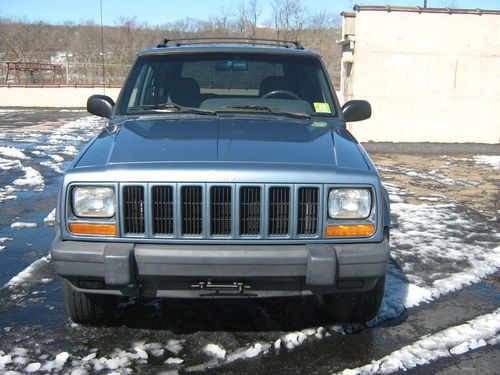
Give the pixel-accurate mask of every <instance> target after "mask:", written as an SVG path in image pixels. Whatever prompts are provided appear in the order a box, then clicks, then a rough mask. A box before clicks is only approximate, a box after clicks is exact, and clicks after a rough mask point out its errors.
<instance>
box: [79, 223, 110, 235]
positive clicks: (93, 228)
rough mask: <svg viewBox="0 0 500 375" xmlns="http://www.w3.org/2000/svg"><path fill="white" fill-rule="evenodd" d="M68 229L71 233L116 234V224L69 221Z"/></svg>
mask: <svg viewBox="0 0 500 375" xmlns="http://www.w3.org/2000/svg"><path fill="white" fill-rule="evenodd" d="M69 230H70V232H71V233H73V234H92V235H99V236H116V224H86V223H70V224H69Z"/></svg>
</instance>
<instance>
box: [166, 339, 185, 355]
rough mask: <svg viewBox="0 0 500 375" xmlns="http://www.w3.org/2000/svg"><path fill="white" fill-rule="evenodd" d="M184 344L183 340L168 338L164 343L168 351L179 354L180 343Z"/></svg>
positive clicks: (180, 349)
mask: <svg viewBox="0 0 500 375" xmlns="http://www.w3.org/2000/svg"><path fill="white" fill-rule="evenodd" d="M183 344H184V340H174V339H170V340H168V341H167V344H166V345H165V349H166V350H168V351H169V352H170V353H173V354H179V353H180V352H181V351H182V345H183Z"/></svg>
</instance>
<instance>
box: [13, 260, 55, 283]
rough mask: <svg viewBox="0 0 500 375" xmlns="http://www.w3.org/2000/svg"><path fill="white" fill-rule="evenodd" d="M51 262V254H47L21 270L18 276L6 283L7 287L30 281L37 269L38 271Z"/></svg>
mask: <svg viewBox="0 0 500 375" xmlns="http://www.w3.org/2000/svg"><path fill="white" fill-rule="evenodd" d="M49 262H50V255H46V256H44V257H42V258H40V259H37V260H35V261H34V262H33V263H31V264H30V265H29V266H28V267H26V268H25V269H24V270H22V271H21V272H19V273H18V274H17V275H16V276H14V277H13V278H12V279H10V280H9V281H8V282H7V283H6V284H5V287H9V288H12V287H15V286H19V285H23V284H26V283H27V282H28V281H30V280H31V279H32V278H33V274H34V273H35V272H36V271H38V270H39V269H40V268H43V267H44V266H45V265H46V264H47V263H49Z"/></svg>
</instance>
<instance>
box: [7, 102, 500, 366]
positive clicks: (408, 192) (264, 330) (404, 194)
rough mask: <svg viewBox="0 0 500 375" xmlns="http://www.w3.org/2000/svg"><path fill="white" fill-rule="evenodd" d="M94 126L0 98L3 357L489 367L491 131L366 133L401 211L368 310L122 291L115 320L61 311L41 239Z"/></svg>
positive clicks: (499, 283)
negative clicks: (340, 321) (461, 139)
mask: <svg viewBox="0 0 500 375" xmlns="http://www.w3.org/2000/svg"><path fill="white" fill-rule="evenodd" d="M101 126H102V121H101V120H100V119H98V118H96V117H93V116H88V114H87V113H86V112H83V111H79V110H62V111H60V110H53V109H47V110H43V109H9V110H7V109H0V135H1V136H0V210H1V211H0V212H1V215H0V373H2V372H6V371H17V372H35V373H36V372H39V373H56V372H60V373H72V374H73V373H74V374H85V373H93V372H99V373H142V374H157V373H164V374H167V373H168V374H177V373H180V374H184V373H199V372H204V373H221V374H254V373H257V372H259V373H263V374H306V373H307V374H332V373H337V372H344V373H346V374H347V373H383V372H402V371H405V370H409V371H410V373H417V374H424V373H425V374H428V373H437V374H462V373H473V374H476V373H480V374H494V373H498V372H497V371H498V370H497V369H498V368H500V363H499V359H498V358H500V355H499V354H500V344H499V341H500V309H499V308H500V293H499V292H500V273H499V272H498V268H499V267H500V256H499V255H500V247H499V244H498V243H499V238H500V231H499V229H500V226H499V222H498V213H499V212H500V205H499V202H500V189H499V186H500V180H499V177H498V172H499V169H500V156H499V155H500V148H499V146H498V145H444V144H391V143H368V144H365V145H364V146H365V147H366V149H367V150H368V151H369V153H370V156H371V157H372V159H373V160H374V162H375V164H376V165H377V167H378V168H379V172H380V174H381V176H382V178H383V181H384V183H385V184H386V186H387V187H388V189H389V192H390V196H391V201H392V213H393V217H392V220H393V222H395V223H397V224H398V225H399V226H398V229H396V230H394V231H393V232H392V234H391V248H392V259H391V263H390V265H389V267H388V276H387V285H386V291H385V296H384V302H383V306H382V309H381V311H380V312H379V314H378V316H377V317H376V318H375V319H374V320H373V321H371V322H368V323H367V324H366V325H357V326H341V325H332V324H330V323H329V322H328V321H327V320H326V319H325V317H324V316H323V314H322V312H321V309H320V307H319V305H318V303H317V302H316V300H315V299H314V298H309V297H304V298H289V299H278V298H274V299H263V300H238V301H229V300H195V301H191V300H154V299H150V300H142V299H141V300H136V299H128V300H123V301H122V304H121V306H120V311H119V314H118V316H117V317H116V324H115V325H113V326H109V327H86V326H81V325H76V324H73V323H71V322H70V321H69V320H68V318H67V315H66V313H65V311H64V305H63V297H62V290H61V285H60V282H59V280H58V278H57V276H56V275H55V273H54V271H53V269H52V264H51V261H50V258H49V257H47V255H48V249H49V247H50V242H51V240H52V238H53V227H52V224H53V216H51V212H52V210H53V208H54V201H55V197H56V194H57V191H58V188H59V186H58V185H59V183H60V181H61V176H62V171H63V170H64V168H66V167H67V166H68V164H69V162H70V161H71V159H72V158H73V157H74V155H75V154H76V152H77V151H78V150H79V149H80V148H81V147H82V146H83V145H84V144H85V142H86V141H87V140H88V139H89V138H90V137H91V136H93V135H94V134H96V133H97V132H98V130H99V128H100V127H101ZM347 369H353V370H352V371H353V372H350V371H349V370H347Z"/></svg>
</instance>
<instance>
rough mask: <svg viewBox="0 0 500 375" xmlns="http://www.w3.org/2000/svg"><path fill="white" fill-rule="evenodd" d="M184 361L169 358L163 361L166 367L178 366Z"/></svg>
mask: <svg viewBox="0 0 500 375" xmlns="http://www.w3.org/2000/svg"><path fill="white" fill-rule="evenodd" d="M183 362H184V360H183V359H182V358H177V357H170V358H168V359H167V360H166V361H165V364H166V365H180V364H181V363H183Z"/></svg>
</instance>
